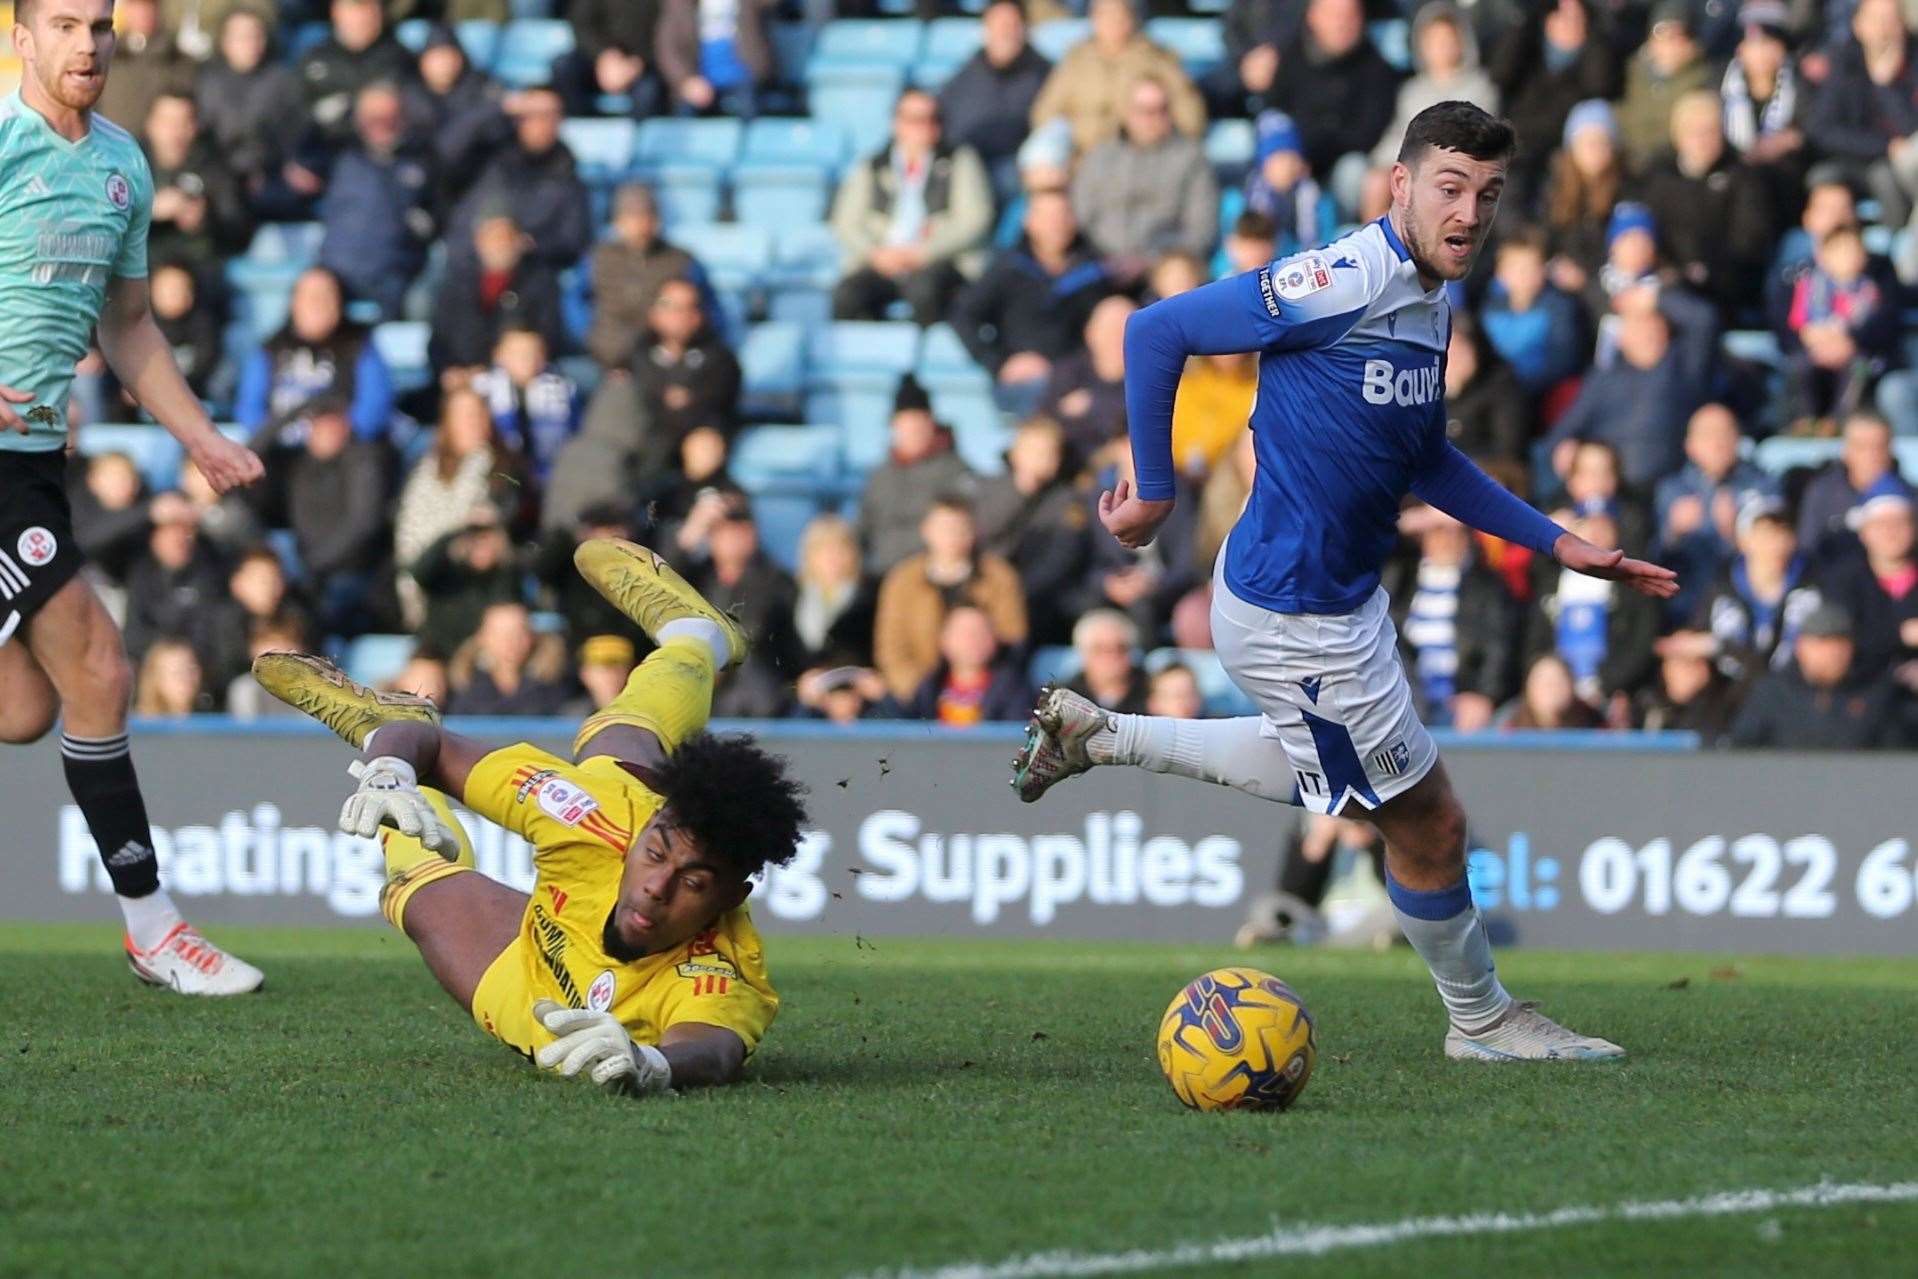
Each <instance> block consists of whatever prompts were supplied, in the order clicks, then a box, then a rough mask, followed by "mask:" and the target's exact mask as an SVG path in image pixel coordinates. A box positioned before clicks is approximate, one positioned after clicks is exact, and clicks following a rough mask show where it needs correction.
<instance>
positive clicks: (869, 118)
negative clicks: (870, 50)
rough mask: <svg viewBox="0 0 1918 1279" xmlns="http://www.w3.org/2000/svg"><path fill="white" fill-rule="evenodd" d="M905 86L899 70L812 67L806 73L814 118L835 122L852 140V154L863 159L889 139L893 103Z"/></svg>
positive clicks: (870, 66) (868, 67) (890, 67)
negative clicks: (861, 156)
mask: <svg viewBox="0 0 1918 1279" xmlns="http://www.w3.org/2000/svg"><path fill="white" fill-rule="evenodd" d="M904 85H905V72H904V70H903V69H902V68H900V67H893V66H874V65H872V64H846V65H843V66H833V65H830V64H827V65H823V66H820V65H815V66H814V68H813V69H812V70H811V71H809V72H808V73H807V98H808V101H809V103H810V105H811V108H812V110H811V114H812V116H813V118H814V119H816V120H831V121H835V122H837V123H838V124H839V125H840V126H841V127H842V128H844V129H845V130H846V132H847V134H848V135H849V136H850V137H851V139H852V149H853V152H854V154H856V155H864V154H866V153H868V152H871V151H876V150H878V149H879V148H880V147H881V146H883V145H885V142H886V140H887V138H889V137H890V136H891V133H892V106H893V102H894V101H895V100H896V99H897V98H898V97H899V91H900V89H901V88H903V87H904Z"/></svg>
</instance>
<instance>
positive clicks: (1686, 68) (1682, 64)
mask: <svg viewBox="0 0 1918 1279" xmlns="http://www.w3.org/2000/svg"><path fill="white" fill-rule="evenodd" d="M1692 21H1693V20H1692V13H1691V5H1690V4H1689V3H1688V2H1687V0H1660V2H1659V3H1658V4H1656V5H1654V6H1653V7H1652V25H1651V31H1650V33H1649V34H1647V35H1646V37H1645V43H1644V44H1642V45H1640V46H1639V49H1638V52H1637V53H1635V54H1633V55H1632V60H1631V63H1630V65H1629V66H1627V67H1626V69H1625V96H1624V97H1623V98H1622V99H1621V100H1620V101H1619V104H1618V132H1619V137H1620V140H1621V141H1622V142H1623V143H1624V146H1625V159H1626V160H1627V162H1629V163H1630V164H1631V165H1632V166H1633V167H1634V168H1636V169H1640V170H1643V169H1645V168H1647V167H1648V166H1649V165H1650V164H1651V162H1652V161H1653V160H1655V159H1657V158H1658V157H1659V156H1660V155H1661V154H1663V153H1664V151H1665V150H1666V149H1667V148H1668V147H1670V146H1671V143H1672V108H1673V107H1674V106H1676V105H1677V103H1678V100H1679V99H1680V98H1683V97H1684V96H1686V95H1687V94H1689V93H1692V92H1693V91H1695V90H1699V89H1704V90H1707V91H1709V90H1710V89H1711V87H1712V79H1713V77H1712V69H1711V64H1710V63H1708V62H1707V61H1706V60H1705V51H1704V50H1703V49H1701V48H1700V47H1699V45H1698V41H1697V40H1696V39H1695V38H1694V34H1693V29H1692ZM1714 96H1716V95H1715V94H1714Z"/></svg>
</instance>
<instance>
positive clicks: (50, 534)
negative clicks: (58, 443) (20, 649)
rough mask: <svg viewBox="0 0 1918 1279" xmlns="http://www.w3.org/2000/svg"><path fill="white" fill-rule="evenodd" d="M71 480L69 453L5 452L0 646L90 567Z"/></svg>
mask: <svg viewBox="0 0 1918 1279" xmlns="http://www.w3.org/2000/svg"><path fill="white" fill-rule="evenodd" d="M66 480H67V455H66V451H65V450H64V449H49V450H47V451H46V452H44V453H19V452H13V451H0V644H4V643H6V642H7V641H9V640H11V639H12V638H13V636H14V632H16V631H18V630H19V629H20V628H21V627H22V626H25V625H26V624H27V622H28V620H29V619H31V618H32V617H33V615H34V614H35V613H37V612H39V611H40V608H41V606H42V605H44V604H45V603H46V602H47V601H48V600H50V599H52V598H53V596H54V594H55V593H56V592H57V591H59V589H60V588H61V587H63V586H65V585H66V584H67V583H68V582H70V581H72V580H73V575H74V574H75V573H78V572H79V571H80V565H81V564H83V563H84V562H85V557H84V556H82V555H81V554H80V547H79V544H78V543H76V542H75V541H74V540H73V508H72V506H71V505H69V504H68V502H67V484H66Z"/></svg>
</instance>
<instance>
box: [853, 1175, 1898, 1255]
mask: <svg viewBox="0 0 1918 1279" xmlns="http://www.w3.org/2000/svg"><path fill="white" fill-rule="evenodd" d="M1912 1200H1918V1181H1899V1182H1892V1183H1890V1184H1888V1185H1872V1184H1869V1183H1867V1184H1859V1185H1832V1184H1830V1183H1820V1184H1818V1185H1815V1186H1800V1187H1798V1188H1797V1189H1795V1190H1726V1191H1721V1192H1720V1193H1718V1194H1715V1195H1703V1196H1700V1197H1699V1198H1696V1199H1657V1200H1650V1201H1644V1202H1635V1203H1621V1204H1612V1205H1610V1206H1597V1205H1594V1206H1573V1207H1568V1208H1557V1209H1554V1210H1553V1211H1551V1212H1542V1213H1507V1212H1496V1213H1475V1214H1473V1215H1471V1216H1468V1217H1407V1218H1405V1219H1403V1220H1400V1221H1379V1222H1369V1223H1359V1224H1356V1225H1344V1226H1340V1225H1316V1226H1315V1225H1307V1224H1304V1223H1301V1224H1299V1225H1295V1226H1275V1227H1274V1228H1273V1229H1272V1230H1271V1231H1270V1232H1269V1233H1267V1234H1263V1235H1247V1236H1243V1237H1241V1238H1237V1239H1217V1240H1214V1241H1212V1242H1211V1243H1186V1244H1180V1245H1178V1246H1177V1247H1173V1248H1162V1249H1136V1250H1134V1251H1132V1252H1105V1253H1097V1252H1093V1253H1082V1252H1063V1251H1062V1252H1037V1253H1033V1254H1031V1255H1029V1256H1025V1257H1014V1258H1012V1259H1011V1260H1008V1261H997V1262H985V1261H966V1262H959V1263H957V1264H954V1265H949V1266H938V1267H935V1268H933V1269H930V1270H912V1269H904V1270H885V1271H879V1272H876V1273H875V1274H874V1275H873V1276H871V1279H1047V1277H1050V1276H1083V1275H1117V1274H1128V1273H1131V1272H1134V1271H1139V1270H1160V1269H1168V1268H1172V1267H1179V1266H1204V1265H1219V1264H1223V1263H1227V1262H1243V1261H1257V1260H1262V1259H1264V1258H1267V1257H1319V1256H1323V1255H1325V1254H1326V1253H1328V1252H1334V1251H1337V1250H1338V1249H1341V1248H1370V1247H1377V1246H1378V1245H1380V1244H1394V1243H1405V1242H1407V1241H1408V1240H1413V1239H1435V1238H1447V1237H1451V1236H1457V1235H1508V1234H1522V1233H1526V1232H1529V1231H1534V1230H1556V1229H1560V1228H1562V1227H1565V1226H1589V1225H1596V1224H1600V1223H1603V1222H1608V1221H1668V1220H1673V1219H1675V1218H1680V1217H1724V1216H1730V1215H1733V1214H1735V1213H1750V1212H1771V1211H1773V1210H1775V1209H1779V1208H1836V1207H1839V1206H1841V1205H1844V1204H1857V1203H1905V1202H1909V1201H1912Z"/></svg>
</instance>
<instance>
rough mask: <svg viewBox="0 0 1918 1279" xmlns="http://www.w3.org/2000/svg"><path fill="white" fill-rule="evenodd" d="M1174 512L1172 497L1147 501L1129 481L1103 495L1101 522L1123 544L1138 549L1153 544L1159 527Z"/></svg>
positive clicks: (1100, 498)
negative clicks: (1135, 491)
mask: <svg viewBox="0 0 1918 1279" xmlns="http://www.w3.org/2000/svg"><path fill="white" fill-rule="evenodd" d="M1171 514H1172V499H1171V498H1166V499H1164V500H1163V501H1157V502H1153V501H1147V500H1146V499H1145V498H1143V497H1140V496H1139V495H1138V494H1137V493H1134V492H1133V491H1132V485H1131V484H1129V483H1127V482H1126V481H1125V480H1120V481H1119V482H1118V483H1117V484H1114V485H1113V486H1112V488H1111V489H1110V490H1109V491H1108V492H1104V493H1101V494H1099V523H1101V524H1103V525H1105V526H1106V532H1108V533H1110V534H1112V536H1114V537H1116V538H1118V539H1119V545H1121V546H1127V547H1130V548H1132V549H1133V550H1135V551H1136V550H1138V549H1139V548H1140V547H1142V546H1150V545H1151V544H1152V539H1153V538H1155V537H1157V536H1158V535H1159V526H1160V525H1161V524H1163V523H1165V521H1166V517H1167V516H1169V515H1171Z"/></svg>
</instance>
